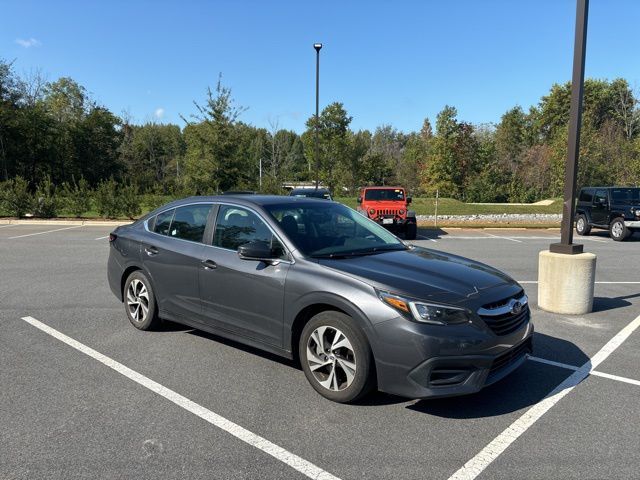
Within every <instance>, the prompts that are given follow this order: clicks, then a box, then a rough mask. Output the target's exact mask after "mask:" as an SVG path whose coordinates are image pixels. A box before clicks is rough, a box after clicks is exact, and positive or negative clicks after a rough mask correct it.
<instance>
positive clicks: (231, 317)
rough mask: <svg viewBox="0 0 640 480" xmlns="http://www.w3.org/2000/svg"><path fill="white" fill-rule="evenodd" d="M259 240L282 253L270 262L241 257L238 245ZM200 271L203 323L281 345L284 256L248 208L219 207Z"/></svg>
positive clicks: (268, 230)
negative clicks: (275, 261) (273, 262)
mask: <svg viewBox="0 0 640 480" xmlns="http://www.w3.org/2000/svg"><path fill="white" fill-rule="evenodd" d="M254 240H263V241H267V242H272V245H273V246H274V248H276V249H279V250H280V251H281V253H282V255H281V260H280V261H278V262H277V263H276V264H274V265H270V264H267V263H265V262H261V261H257V260H243V259H241V258H240V257H239V256H238V247H240V246H241V245H244V244H245V243H248V242H251V241H254ZM202 261H203V265H204V268H201V269H200V273H199V278H200V295H201V299H202V308H203V314H204V316H205V321H207V322H209V323H210V324H211V325H212V326H214V327H218V328H222V329H225V330H228V331H231V332H233V333H236V334H240V335H243V336H247V337H250V338H253V339H256V340H259V341H262V342H265V343H268V344H270V345H275V346H278V347H281V346H282V321H283V308H284V284H285V279H286V276H287V272H288V270H289V267H290V264H291V262H290V260H289V257H288V254H287V253H286V252H285V249H284V247H282V243H281V242H280V241H279V240H278V238H277V237H276V235H275V234H274V232H273V231H272V230H271V229H270V228H269V226H268V225H267V224H266V222H265V221H264V220H263V219H262V218H261V217H260V216H259V215H258V214H257V213H256V212H254V211H253V210H251V209H249V208H246V207H240V206H234V205H220V207H219V210H218V212H217V218H216V221H215V227H214V235H213V242H212V245H211V246H206V247H205V250H204V257H203V258H202Z"/></svg>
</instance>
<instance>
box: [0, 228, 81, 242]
mask: <svg viewBox="0 0 640 480" xmlns="http://www.w3.org/2000/svg"><path fill="white" fill-rule="evenodd" d="M83 226H84V225H74V226H73V227H64V228H56V229H55V230H47V231H46V232H37V233H27V234H25V235H17V236H15V237H9V238H8V240H13V239H14V238H24V237H33V236H34V235H44V234H45V233H53V232H60V231H61V230H70V229H72V228H82V227H83Z"/></svg>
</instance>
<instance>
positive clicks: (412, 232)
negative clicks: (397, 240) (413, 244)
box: [404, 223, 418, 240]
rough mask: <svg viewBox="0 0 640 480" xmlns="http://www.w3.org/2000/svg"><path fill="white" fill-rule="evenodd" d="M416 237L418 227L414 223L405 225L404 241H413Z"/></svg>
mask: <svg viewBox="0 0 640 480" xmlns="http://www.w3.org/2000/svg"><path fill="white" fill-rule="evenodd" d="M417 236H418V225H416V224H415V223H407V225H406V226H405V231H404V238H405V239H406V240H415V239H416V237H417Z"/></svg>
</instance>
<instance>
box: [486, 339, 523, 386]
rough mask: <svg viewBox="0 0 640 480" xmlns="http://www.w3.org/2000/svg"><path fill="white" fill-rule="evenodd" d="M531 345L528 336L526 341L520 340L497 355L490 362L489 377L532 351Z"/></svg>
mask: <svg viewBox="0 0 640 480" xmlns="http://www.w3.org/2000/svg"><path fill="white" fill-rule="evenodd" d="M532 351H533V346H532V342H531V337H529V338H528V339H527V340H526V341H524V342H522V343H521V344H520V345H516V346H515V347H513V348H512V349H511V350H507V351H506V352H504V353H503V354H501V355H498V356H497V357H496V359H495V360H494V361H493V363H492V364H491V369H490V370H489V377H491V376H492V375H495V374H497V373H498V372H499V371H500V370H502V369H503V368H506V367H508V366H509V365H511V364H513V363H514V362H516V361H518V360H519V359H520V358H522V356H523V355H526V354H527V353H532Z"/></svg>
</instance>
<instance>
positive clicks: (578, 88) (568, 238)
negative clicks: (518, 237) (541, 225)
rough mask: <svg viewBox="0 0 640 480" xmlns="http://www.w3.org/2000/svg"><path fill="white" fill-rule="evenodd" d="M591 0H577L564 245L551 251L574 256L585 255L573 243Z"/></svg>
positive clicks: (563, 225) (553, 246) (563, 222)
mask: <svg viewBox="0 0 640 480" xmlns="http://www.w3.org/2000/svg"><path fill="white" fill-rule="evenodd" d="M588 13H589V0H577V6H576V36H575V44H574V50H573V77H572V79H571V116H570V118H569V141H568V144H567V162H566V167H565V174H564V204H563V206H562V226H561V230H560V243H554V244H551V246H550V247H549V251H551V252H554V253H566V254H569V255H573V254H576V253H582V251H583V246H582V245H575V244H573V217H574V206H575V200H576V179H577V175H578V158H579V156H580V124H581V120H582V96H583V90H584V59H585V53H586V48H587V17H588Z"/></svg>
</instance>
